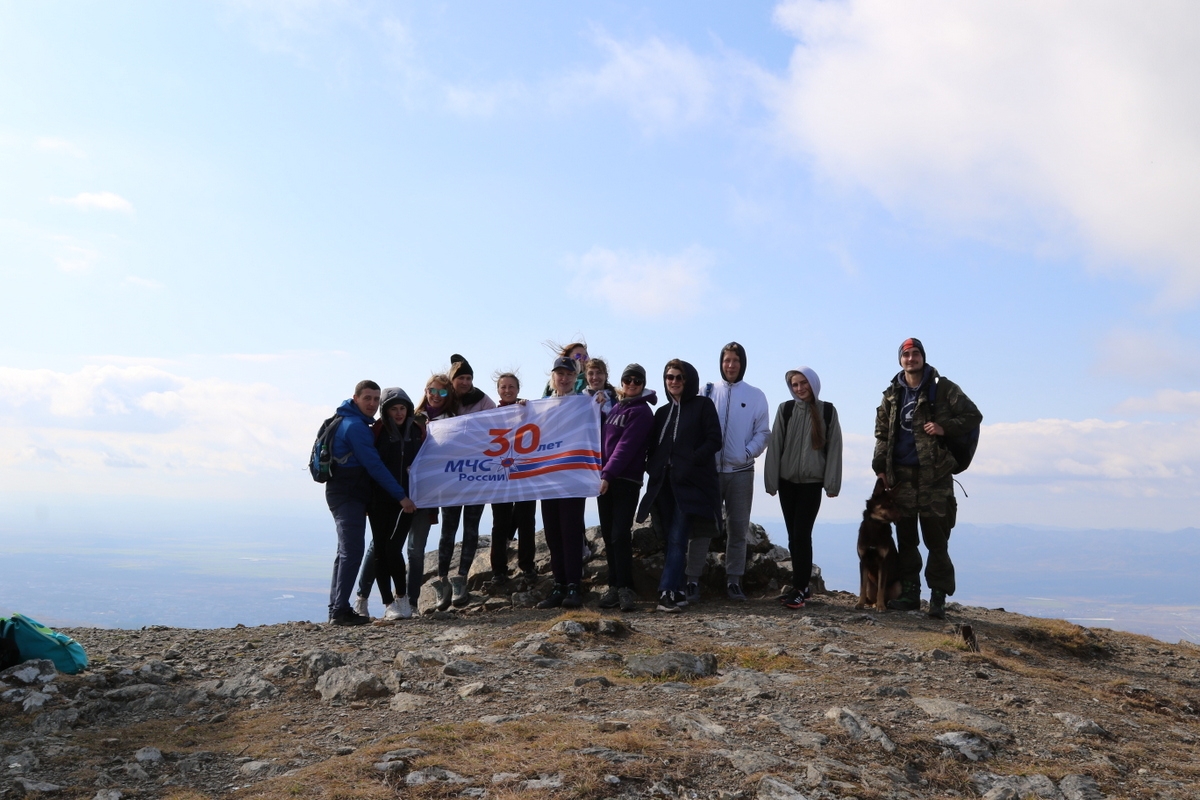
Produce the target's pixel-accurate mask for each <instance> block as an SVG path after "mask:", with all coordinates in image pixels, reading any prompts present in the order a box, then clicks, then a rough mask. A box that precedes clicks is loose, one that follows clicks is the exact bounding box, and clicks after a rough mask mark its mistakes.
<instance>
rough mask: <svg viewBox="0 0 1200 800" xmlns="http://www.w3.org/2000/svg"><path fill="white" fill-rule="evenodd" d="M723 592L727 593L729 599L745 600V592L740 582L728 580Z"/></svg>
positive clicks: (738, 601)
mask: <svg viewBox="0 0 1200 800" xmlns="http://www.w3.org/2000/svg"><path fill="white" fill-rule="evenodd" d="M725 594H726V595H728V597H729V599H730V600H733V601H734V602H735V603H744V602H746V593H745V592H743V591H742V585H741V584H740V583H736V582H730V583H728V584H726V586H725Z"/></svg>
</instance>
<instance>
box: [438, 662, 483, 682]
mask: <svg viewBox="0 0 1200 800" xmlns="http://www.w3.org/2000/svg"><path fill="white" fill-rule="evenodd" d="M481 672H483V667H482V666H481V665H479V664H476V663H475V662H474V661H467V660H466V659H459V660H457V661H451V662H450V663H448V664H446V666H444V667H442V674H443V675H448V676H449V677H451V678H468V677H470V676H472V675H478V674H479V673H481Z"/></svg>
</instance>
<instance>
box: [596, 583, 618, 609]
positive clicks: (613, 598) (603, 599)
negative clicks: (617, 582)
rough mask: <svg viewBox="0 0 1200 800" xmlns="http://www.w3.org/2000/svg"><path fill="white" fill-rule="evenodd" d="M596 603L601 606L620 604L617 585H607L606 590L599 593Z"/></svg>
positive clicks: (607, 606)
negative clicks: (598, 599)
mask: <svg viewBox="0 0 1200 800" xmlns="http://www.w3.org/2000/svg"><path fill="white" fill-rule="evenodd" d="M596 605H598V606H600V607H601V608H616V607H617V606H619V605H621V598H620V596H619V595H618V593H617V587H615V586H610V587H608V591H606V592H605V593H604V594H602V595H600V602H599V603H597V604H596Z"/></svg>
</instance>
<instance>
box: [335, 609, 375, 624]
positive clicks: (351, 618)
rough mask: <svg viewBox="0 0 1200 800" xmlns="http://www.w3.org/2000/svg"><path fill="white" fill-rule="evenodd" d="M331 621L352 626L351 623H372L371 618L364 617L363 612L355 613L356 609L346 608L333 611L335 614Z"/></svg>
mask: <svg viewBox="0 0 1200 800" xmlns="http://www.w3.org/2000/svg"><path fill="white" fill-rule="evenodd" d="M329 621H330V622H332V623H333V624H334V625H340V626H351V625H370V624H371V618H370V617H364V616H363V615H361V614H355V613H354V609H352V608H346V609H342V610H340V611H335V612H333V616H332V617H330V618H329Z"/></svg>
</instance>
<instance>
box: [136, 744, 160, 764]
mask: <svg viewBox="0 0 1200 800" xmlns="http://www.w3.org/2000/svg"><path fill="white" fill-rule="evenodd" d="M133 757H134V758H135V759H136V760H137V761H138V762H139V763H142V764H153V763H157V762H159V761H162V760H163V755H162V751H161V750H159V749H158V748H157V747H143V748H142V749H141V750H138V751H137V752H136V753H134V754H133Z"/></svg>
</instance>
